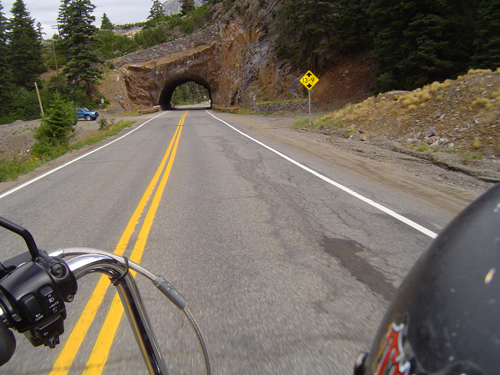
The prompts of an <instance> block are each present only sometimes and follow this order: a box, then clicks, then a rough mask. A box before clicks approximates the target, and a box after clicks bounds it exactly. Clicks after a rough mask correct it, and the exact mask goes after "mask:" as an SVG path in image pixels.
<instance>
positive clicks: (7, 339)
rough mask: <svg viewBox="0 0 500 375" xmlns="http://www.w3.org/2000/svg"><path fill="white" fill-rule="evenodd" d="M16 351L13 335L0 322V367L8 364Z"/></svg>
mask: <svg viewBox="0 0 500 375" xmlns="http://www.w3.org/2000/svg"><path fill="white" fill-rule="evenodd" d="M15 351H16V338H15V337H14V333H13V332H12V331H11V330H10V329H8V328H7V327H6V326H5V324H3V323H2V322H1V321H0V366H3V365H4V364H6V363H7V362H9V360H10V358H11V357H12V356H13V355H14V352H15Z"/></svg>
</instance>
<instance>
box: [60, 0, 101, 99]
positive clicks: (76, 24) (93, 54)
mask: <svg viewBox="0 0 500 375" xmlns="http://www.w3.org/2000/svg"><path fill="white" fill-rule="evenodd" d="M63 1H66V0H63ZM94 8H95V6H94V5H93V4H92V3H91V2H90V0H73V1H71V2H70V3H67V5H66V7H65V9H64V12H65V14H64V17H61V19H65V23H61V24H60V25H59V30H60V33H61V36H62V38H63V39H62V44H63V46H64V48H65V49H66V55H67V59H68V62H67V65H66V67H65V68H64V70H63V72H64V73H65V74H66V75H67V79H68V83H69V84H70V86H71V87H70V88H71V90H72V91H75V90H77V89H79V88H80V89H83V90H84V91H85V92H86V93H87V95H88V96H89V97H90V95H91V86H92V85H93V84H96V83H97V82H99V80H100V79H102V78H103V75H102V71H101V70H100V69H99V68H98V65H99V64H101V63H102V61H101V58H100V56H99V52H98V49H97V47H96V46H95V35H96V32H97V28H96V27H95V26H94V25H92V22H94V21H95V17H94V16H93V15H92V12H93V10H94Z"/></svg>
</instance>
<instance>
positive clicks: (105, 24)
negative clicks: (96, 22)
mask: <svg viewBox="0 0 500 375" xmlns="http://www.w3.org/2000/svg"><path fill="white" fill-rule="evenodd" d="M101 29H102V30H105V29H107V30H112V29H113V23H111V21H110V20H109V18H108V16H107V15H106V13H103V14H102V17H101Z"/></svg>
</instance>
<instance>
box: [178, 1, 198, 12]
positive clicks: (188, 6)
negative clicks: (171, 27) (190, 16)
mask: <svg viewBox="0 0 500 375" xmlns="http://www.w3.org/2000/svg"><path fill="white" fill-rule="evenodd" d="M195 9H196V7H195V6H194V0H182V5H181V14H182V15H185V14H187V13H188V12H191V11H192V10H195Z"/></svg>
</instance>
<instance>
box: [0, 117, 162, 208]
mask: <svg viewBox="0 0 500 375" xmlns="http://www.w3.org/2000/svg"><path fill="white" fill-rule="evenodd" d="M164 114H165V113H161V114H159V115H157V116H155V117H152V118H150V119H149V120H147V121H145V122H143V123H142V124H141V125H139V126H137V127H136V128H134V129H132V130H131V131H129V132H128V133H126V134H124V135H122V136H121V137H119V138H116V139H114V140H113V141H111V142H109V143H106V144H105V145H103V146H101V147H98V148H96V149H94V150H91V151H89V152H87V153H86V154H83V155H81V156H79V157H77V158H75V159H72V160H70V161H68V162H67V163H64V164H63V165H60V166H59V167H56V168H54V169H51V170H50V171H48V172H45V173H43V174H41V175H40V176H37V177H35V178H32V179H31V180H28V181H26V182H24V183H22V184H20V185H18V186H16V187H14V188H12V189H10V190H7V191H6V192H4V193H2V194H0V199H2V198H5V197H6V196H8V195H11V194H12V193H15V192H16V191H18V190H21V189H23V188H25V187H26V186H28V185H31V184H32V183H34V182H36V181H38V180H41V179H42V178H44V177H47V176H48V175H51V174H52V173H54V172H57V171H58V170H60V169H63V168H65V167H67V166H68V165H71V164H73V163H75V162H77V161H78V160H81V159H83V158H85V157H87V156H89V155H91V154H93V153H94V152H97V151H99V150H102V149H103V148H105V147H108V146H109V145H112V144H113V143H115V142H118V141H119V140H121V139H123V138H125V137H127V136H129V135H130V134H132V133H133V132H135V131H136V130H139V129H140V128H142V127H143V126H144V125H146V124H147V123H148V122H150V121H152V120H154V119H156V118H158V117H160V116H162V115H164Z"/></svg>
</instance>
